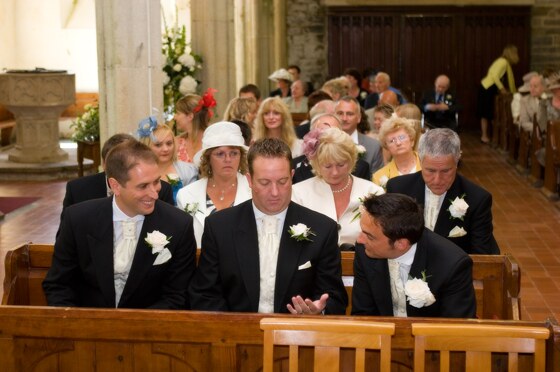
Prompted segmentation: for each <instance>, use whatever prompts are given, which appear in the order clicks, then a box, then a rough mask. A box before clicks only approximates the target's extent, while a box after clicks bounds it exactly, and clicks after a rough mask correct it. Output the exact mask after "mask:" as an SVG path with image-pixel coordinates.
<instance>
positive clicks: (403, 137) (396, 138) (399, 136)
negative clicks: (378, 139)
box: [387, 134, 408, 145]
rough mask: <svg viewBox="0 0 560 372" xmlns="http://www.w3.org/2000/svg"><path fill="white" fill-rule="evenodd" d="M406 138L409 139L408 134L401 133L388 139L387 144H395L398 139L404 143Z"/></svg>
mask: <svg viewBox="0 0 560 372" xmlns="http://www.w3.org/2000/svg"><path fill="white" fill-rule="evenodd" d="M406 140H408V136H407V135H406V134H401V135H398V136H396V137H393V138H391V139H390V140H388V141H387V144H388V145H394V144H396V143H397V141H399V142H400V143H403V142H405V141H406Z"/></svg>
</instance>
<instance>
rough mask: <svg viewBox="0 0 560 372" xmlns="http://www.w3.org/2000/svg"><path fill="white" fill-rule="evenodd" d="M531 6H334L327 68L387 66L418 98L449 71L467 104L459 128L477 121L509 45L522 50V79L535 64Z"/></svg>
mask: <svg viewBox="0 0 560 372" xmlns="http://www.w3.org/2000/svg"><path fill="white" fill-rule="evenodd" d="M530 12H531V8H530V7H527V6H507V7H505V6H504V7H496V6H489V7H468V6H467V7H437V6H434V7H408V6H401V7H330V8H329V10H328V42H329V52H328V53H329V54H328V56H329V57H328V58H329V75H330V76H338V75H340V74H341V73H342V72H343V71H344V69H345V68H347V67H356V68H358V69H359V70H361V71H363V70H365V69H366V68H374V69H375V70H378V71H385V72H387V73H388V74H389V75H390V76H391V81H392V84H393V86H395V87H398V88H400V89H401V90H402V91H403V92H404V93H405V94H406V95H407V96H408V98H409V100H411V101H413V102H415V103H419V102H420V100H421V99H422V94H423V92H424V91H426V90H429V89H431V88H432V87H433V82H434V79H435V77H436V76H437V75H439V74H442V73H443V74H446V75H448V76H449V77H450V79H451V84H452V89H453V90H455V91H456V92H457V97H458V99H459V101H460V103H461V104H462V105H463V111H462V112H461V115H460V124H461V127H462V128H464V129H465V128H478V122H477V120H476V115H475V110H476V95H477V90H478V86H479V84H480V80H481V79H482V77H483V76H484V75H486V72H487V70H488V67H489V66H490V64H491V63H492V61H493V60H494V59H496V58H497V57H498V56H500V54H501V52H502V49H503V47H504V46H505V45H506V44H510V43H512V44H515V45H517V47H518V49H519V57H520V62H519V64H517V65H516V66H514V74H515V77H516V82H517V85H518V86H519V85H521V84H522V77H523V75H524V74H525V73H526V72H528V71H529V65H530V60H529V40H530Z"/></svg>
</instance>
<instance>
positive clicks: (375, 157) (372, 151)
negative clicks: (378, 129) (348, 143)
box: [358, 133, 383, 174]
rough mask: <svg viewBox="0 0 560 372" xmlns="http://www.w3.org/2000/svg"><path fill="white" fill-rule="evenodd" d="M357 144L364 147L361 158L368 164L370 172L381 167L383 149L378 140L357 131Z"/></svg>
mask: <svg viewBox="0 0 560 372" xmlns="http://www.w3.org/2000/svg"><path fill="white" fill-rule="evenodd" d="M358 144H360V145H362V146H364V147H365V148H366V154H365V155H364V157H363V159H364V160H365V161H366V162H367V163H368V164H369V168H370V172H371V174H374V173H375V172H377V170H378V169H381V168H382V167H383V149H382V148H381V144H380V143H379V141H378V140H376V139H374V138H371V137H368V136H366V135H365V134H362V133H358Z"/></svg>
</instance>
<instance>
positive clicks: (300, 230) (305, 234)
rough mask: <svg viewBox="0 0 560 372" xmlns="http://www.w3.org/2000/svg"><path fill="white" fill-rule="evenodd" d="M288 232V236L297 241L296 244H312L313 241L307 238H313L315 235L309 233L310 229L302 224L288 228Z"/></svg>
mask: <svg viewBox="0 0 560 372" xmlns="http://www.w3.org/2000/svg"><path fill="white" fill-rule="evenodd" d="M288 232H289V233H290V236H291V237H292V238H294V239H295V240H297V241H298V242H302V241H308V242H312V241H313V240H311V239H310V238H309V236H310V235H313V236H315V233H314V232H313V231H311V228H309V227H307V226H306V225H305V224H303V223H298V224H297V225H292V226H290V229H289V230H288Z"/></svg>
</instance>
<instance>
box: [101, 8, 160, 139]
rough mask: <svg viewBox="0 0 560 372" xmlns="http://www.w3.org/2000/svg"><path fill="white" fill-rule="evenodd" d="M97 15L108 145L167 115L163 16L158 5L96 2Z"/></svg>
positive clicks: (103, 117) (103, 132)
mask: <svg viewBox="0 0 560 372" xmlns="http://www.w3.org/2000/svg"><path fill="white" fill-rule="evenodd" d="M95 10H96V22H97V50H98V53H97V59H98V66H99V104H100V110H99V115H100V131H101V142H102V143H103V142H104V141H105V140H106V139H107V138H108V137H110V136H112V135H113V134H115V133H119V132H125V133H132V134H133V133H135V132H136V128H137V124H138V122H139V121H140V120H141V119H142V118H145V117H147V116H149V115H151V114H152V108H156V109H157V110H159V112H160V113H161V112H162V107H163V88H162V87H163V85H162V84H163V82H162V81H163V80H162V77H163V76H162V72H161V65H162V56H161V15H160V2H159V1H158V0H138V1H119V0H96V1H95Z"/></svg>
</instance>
